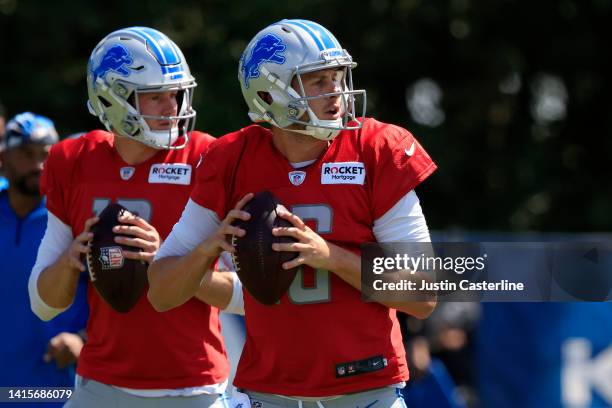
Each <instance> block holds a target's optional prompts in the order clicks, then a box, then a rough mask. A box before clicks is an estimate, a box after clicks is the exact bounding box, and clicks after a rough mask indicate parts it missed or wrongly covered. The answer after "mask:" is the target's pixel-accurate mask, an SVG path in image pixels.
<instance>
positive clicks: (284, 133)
mask: <svg viewBox="0 0 612 408" xmlns="http://www.w3.org/2000/svg"><path fill="white" fill-rule="evenodd" d="M272 143H273V144H274V147H276V149H277V150H278V151H279V152H280V153H281V154H282V155H283V156H285V157H286V158H287V160H288V161H289V162H290V163H301V162H305V161H308V160H315V159H318V158H319V156H321V155H322V154H323V153H324V152H325V150H327V147H328V145H329V144H328V142H326V141H324V140H318V139H315V138H314V137H312V136H308V135H303V134H300V133H296V132H291V131H288V130H284V129H280V128H277V127H273V128H272Z"/></svg>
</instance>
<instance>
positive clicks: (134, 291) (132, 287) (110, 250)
mask: <svg viewBox="0 0 612 408" xmlns="http://www.w3.org/2000/svg"><path fill="white" fill-rule="evenodd" d="M124 211H127V210H126V209H125V208H124V207H123V206H122V205H120V204H117V203H111V204H109V205H108V206H107V207H106V208H105V209H104V210H103V211H102V212H101V213H100V214H99V217H100V220H99V221H98V222H97V223H96V224H94V225H93V226H92V228H91V232H93V234H94V235H93V239H92V240H91V241H89V246H90V247H91V251H90V252H89V253H88V254H87V256H86V257H85V258H86V262H85V263H86V265H87V270H88V272H89V278H90V279H91V283H92V284H93V287H94V288H96V291H97V292H98V293H99V294H100V296H101V297H102V299H104V300H105V301H106V303H108V304H109V305H110V306H111V307H112V308H113V309H115V310H116V311H117V312H120V313H126V312H129V311H130V310H131V309H132V308H133V307H134V305H135V304H136V302H138V299H139V298H140V296H141V295H142V293H143V290H144V288H145V286H146V283H147V263H146V262H144V261H136V260H133V259H127V258H125V257H124V256H123V251H139V250H140V248H134V247H131V246H127V245H121V244H118V243H116V242H115V237H116V236H121V235H118V234H115V233H114V232H113V227H114V226H115V225H121V223H120V222H119V220H118V217H119V216H120V215H121V214H122V213H123V212H124Z"/></svg>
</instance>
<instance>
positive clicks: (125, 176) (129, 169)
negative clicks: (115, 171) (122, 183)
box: [119, 167, 136, 180]
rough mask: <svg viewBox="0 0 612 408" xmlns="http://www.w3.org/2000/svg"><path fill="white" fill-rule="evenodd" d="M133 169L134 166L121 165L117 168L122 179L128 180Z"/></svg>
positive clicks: (132, 173)
mask: <svg viewBox="0 0 612 408" xmlns="http://www.w3.org/2000/svg"><path fill="white" fill-rule="evenodd" d="M135 171H136V169H135V168H134V167H122V168H121V169H120V170H119V174H120V175H121V179H122V180H129V179H130V178H131V177H132V176H133V175H134V172H135Z"/></svg>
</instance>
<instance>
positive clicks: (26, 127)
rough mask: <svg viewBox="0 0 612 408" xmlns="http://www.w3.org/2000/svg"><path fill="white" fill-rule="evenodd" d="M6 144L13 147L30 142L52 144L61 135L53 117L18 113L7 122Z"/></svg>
mask: <svg viewBox="0 0 612 408" xmlns="http://www.w3.org/2000/svg"><path fill="white" fill-rule="evenodd" d="M4 139H5V140H4V146H5V147H6V149H12V148H15V147H18V146H21V145H24V144H28V143H39V144H46V145H51V144H54V143H57V142H58V140H59V137H58V136H57V131H56V130H55V126H53V122H52V121H51V119H49V118H46V117H44V116H41V115H36V114H34V113H32V112H24V113H20V114H19V115H16V116H15V117H14V118H12V119H11V120H9V122H8V123H7V124H6V134H5V136H4Z"/></svg>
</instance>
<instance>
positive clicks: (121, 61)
mask: <svg viewBox="0 0 612 408" xmlns="http://www.w3.org/2000/svg"><path fill="white" fill-rule="evenodd" d="M133 62H134V59H133V58H132V56H131V55H130V52H129V51H128V50H127V49H126V48H125V47H124V46H122V45H115V46H113V47H111V48H110V49H109V50H108V51H106V54H104V56H103V57H102V62H100V65H98V67H97V68H96V69H94V70H93V71H92V73H93V82H94V85H95V83H96V80H97V79H98V78H100V77H102V78H103V77H104V76H105V75H106V74H107V73H108V72H109V71H115V72H117V73H119V74H121V75H123V76H128V75H129V74H130V71H129V70H128V68H129V67H128V65H130V64H132V63H133Z"/></svg>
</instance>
